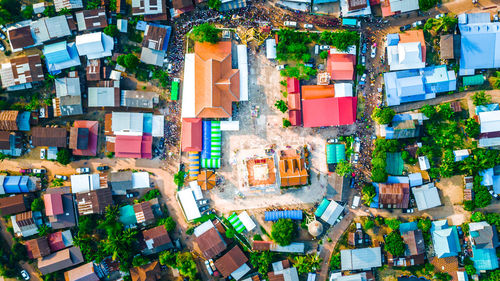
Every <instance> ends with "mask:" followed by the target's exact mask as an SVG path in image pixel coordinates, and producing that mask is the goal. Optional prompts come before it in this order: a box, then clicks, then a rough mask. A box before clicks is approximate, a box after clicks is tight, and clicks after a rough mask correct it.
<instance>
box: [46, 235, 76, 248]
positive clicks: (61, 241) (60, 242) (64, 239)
mask: <svg viewBox="0 0 500 281" xmlns="http://www.w3.org/2000/svg"><path fill="white" fill-rule="evenodd" d="M47 240H48V243H49V248H50V251H51V252H52V253H54V252H57V251H59V250H62V249H65V248H68V247H71V246H73V236H72V235H71V230H69V229H68V230H65V231H58V232H52V233H50V234H49V235H48V236H47Z"/></svg>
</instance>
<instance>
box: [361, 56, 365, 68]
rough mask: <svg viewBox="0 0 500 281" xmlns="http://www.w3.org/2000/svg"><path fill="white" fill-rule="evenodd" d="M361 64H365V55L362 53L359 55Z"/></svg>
mask: <svg viewBox="0 0 500 281" xmlns="http://www.w3.org/2000/svg"><path fill="white" fill-rule="evenodd" d="M361 65H362V66H365V65H366V57H365V56H364V55H363V56H361Z"/></svg>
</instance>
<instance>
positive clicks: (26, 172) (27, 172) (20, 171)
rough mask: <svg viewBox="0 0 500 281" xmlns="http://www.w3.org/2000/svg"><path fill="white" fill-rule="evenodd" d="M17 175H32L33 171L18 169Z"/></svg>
mask: <svg viewBox="0 0 500 281" xmlns="http://www.w3.org/2000/svg"><path fill="white" fill-rule="evenodd" d="M19 173H21V174H31V173H33V170H32V169H20V170H19Z"/></svg>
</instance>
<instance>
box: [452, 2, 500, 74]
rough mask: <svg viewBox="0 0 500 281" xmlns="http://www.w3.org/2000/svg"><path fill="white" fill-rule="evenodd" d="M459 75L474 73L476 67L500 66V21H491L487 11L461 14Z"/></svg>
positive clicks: (459, 21) (459, 26) (459, 18)
mask: <svg viewBox="0 0 500 281" xmlns="http://www.w3.org/2000/svg"><path fill="white" fill-rule="evenodd" d="M458 28H459V29H460V36H461V38H460V39H461V40H460V45H461V48H460V71H459V73H460V75H474V73H475V70H476V69H487V68H500V23H499V22H491V15H490V13H488V12H485V13H474V14H461V15H459V16H458Z"/></svg>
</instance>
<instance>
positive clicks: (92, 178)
mask: <svg viewBox="0 0 500 281" xmlns="http://www.w3.org/2000/svg"><path fill="white" fill-rule="evenodd" d="M70 180H71V192H72V193H81V192H88V191H91V190H97V189H100V188H106V187H107V182H106V180H105V178H104V177H101V176H100V175H99V174H80V175H71V177H70Z"/></svg>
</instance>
